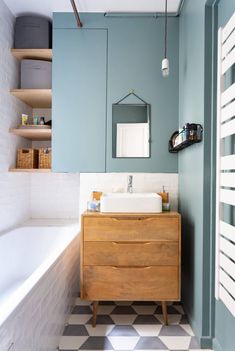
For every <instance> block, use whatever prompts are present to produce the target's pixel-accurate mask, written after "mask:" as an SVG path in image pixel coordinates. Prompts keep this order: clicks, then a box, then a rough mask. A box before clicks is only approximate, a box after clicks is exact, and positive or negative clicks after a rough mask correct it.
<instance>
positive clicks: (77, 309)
mask: <svg viewBox="0 0 235 351" xmlns="http://www.w3.org/2000/svg"><path fill="white" fill-rule="evenodd" d="M72 314H92V309H91V307H90V306H78V305H76V306H74V308H73V311H72Z"/></svg>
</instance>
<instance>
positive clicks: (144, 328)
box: [133, 324, 162, 336]
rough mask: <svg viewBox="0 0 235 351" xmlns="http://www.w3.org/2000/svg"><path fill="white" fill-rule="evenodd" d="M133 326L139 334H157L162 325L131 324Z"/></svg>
mask: <svg viewBox="0 0 235 351" xmlns="http://www.w3.org/2000/svg"><path fill="white" fill-rule="evenodd" d="M133 328H135V330H136V331H137V333H138V334H139V335H140V336H158V335H159V333H160V330H161V328H162V325H154V324H133Z"/></svg>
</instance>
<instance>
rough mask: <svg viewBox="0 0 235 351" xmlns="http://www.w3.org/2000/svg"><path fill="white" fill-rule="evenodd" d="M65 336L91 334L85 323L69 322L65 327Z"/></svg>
mask: <svg viewBox="0 0 235 351" xmlns="http://www.w3.org/2000/svg"><path fill="white" fill-rule="evenodd" d="M63 335H65V336H89V334H88V332H87V330H86V327H85V326H84V325H79V324H77V325H75V324H69V325H67V326H66V327H65V328H64V333H63Z"/></svg>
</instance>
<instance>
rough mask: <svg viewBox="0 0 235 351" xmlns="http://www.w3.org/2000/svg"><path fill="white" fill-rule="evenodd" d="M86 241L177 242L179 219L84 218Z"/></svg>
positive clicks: (150, 217) (146, 217)
mask: <svg viewBox="0 0 235 351" xmlns="http://www.w3.org/2000/svg"><path fill="white" fill-rule="evenodd" d="M83 233H84V241H159V240H160V241H177V240H179V219H178V218H177V217H160V216H158V217H154V216H149V217H148V216H141V215H140V216H130V217H128V216H123V215H122V216H120V217H118V216H112V215H110V217H84V218H83Z"/></svg>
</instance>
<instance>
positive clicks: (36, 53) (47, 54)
mask: <svg viewBox="0 0 235 351" xmlns="http://www.w3.org/2000/svg"><path fill="white" fill-rule="evenodd" d="M11 53H12V55H13V56H15V57H16V58H17V59H18V60H23V59H34V60H48V61H51V60H52V49H11Z"/></svg>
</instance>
